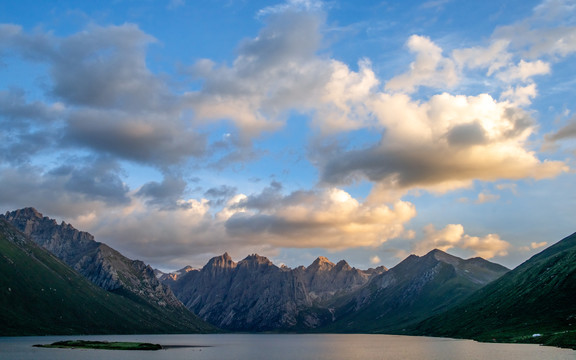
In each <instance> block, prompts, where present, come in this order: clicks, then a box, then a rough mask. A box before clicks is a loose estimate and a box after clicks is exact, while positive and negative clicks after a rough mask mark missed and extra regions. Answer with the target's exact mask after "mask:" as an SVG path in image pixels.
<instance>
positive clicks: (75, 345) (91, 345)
mask: <svg viewBox="0 0 576 360" xmlns="http://www.w3.org/2000/svg"><path fill="white" fill-rule="evenodd" d="M34 346H36V347H44V348H60V349H63V348H66V349H102V350H160V349H162V346H161V345H159V344H151V343H140V342H108V341H87V340H65V341H57V342H55V343H52V344H46V345H42V344H40V345H34Z"/></svg>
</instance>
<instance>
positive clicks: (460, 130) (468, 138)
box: [447, 122, 487, 146]
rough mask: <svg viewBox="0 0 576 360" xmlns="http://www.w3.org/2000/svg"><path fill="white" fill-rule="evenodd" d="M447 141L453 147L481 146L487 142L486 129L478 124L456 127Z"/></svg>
mask: <svg viewBox="0 0 576 360" xmlns="http://www.w3.org/2000/svg"><path fill="white" fill-rule="evenodd" d="M447 139H448V143H449V144H450V145H452V146H471V145H481V144H484V143H485V142H486V140H487V139H486V133H485V132H484V128H483V127H482V125H480V124H479V123H478V122H473V123H470V124H462V125H458V126H454V127H453V128H452V129H451V130H450V131H449V132H448V136H447Z"/></svg>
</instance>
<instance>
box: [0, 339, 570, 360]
mask: <svg viewBox="0 0 576 360" xmlns="http://www.w3.org/2000/svg"><path fill="white" fill-rule="evenodd" d="M68 339H70V340H73V339H85V340H100V341H104V340H106V341H137V342H151V343H157V344H161V345H180V346H199V345H201V346H205V347H174V348H169V349H166V350H158V351H149V352H147V351H113V350H84V349H45V348H35V347H32V345H34V344H49V343H52V342H55V341H59V340H68ZM104 358H105V359H112V360H113V359H135V360H136V359H137V360H140V359H142V360H147V359H151V360H157V359H158V360H184V359H185V360H195V359H198V360H223V359H226V360H264V359H265V360H271V359H273V360H355V359H358V360H372V359H378V360H388V359H403V360H411V359H414V360H415V359H418V360H422V359H430V360H456V359H458V360H460V359H466V360H484V359H486V360H497V359H506V360H515V359H518V360H520V359H522V360H531V359H534V360H542V359H546V360H555V359H558V360H561V359H571V360H574V359H576V351H574V350H569V349H558V348H553V347H546V346H539V345H524V344H522V345H519V344H492V343H490V344H488V343H477V342H474V341H471V340H455V339H443V338H429V337H415V336H394V335H364V334H358V335H357V334H353V335H348V334H347V335H341V334H337V335H336V334H305V335H301V334H299V335H286V334H217V335H99V336H42V337H5V338H1V337H0V359H2V360H15V359H18V360H28V359H30V360H37V359H43V360H68V359H79V360H89V359H94V360H96V359H98V360H100V359H104Z"/></svg>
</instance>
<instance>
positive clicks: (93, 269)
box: [0, 208, 182, 309]
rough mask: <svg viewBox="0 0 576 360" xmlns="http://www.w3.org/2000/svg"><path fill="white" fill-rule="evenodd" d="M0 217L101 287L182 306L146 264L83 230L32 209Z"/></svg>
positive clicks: (155, 303) (165, 305)
mask: <svg viewBox="0 0 576 360" xmlns="http://www.w3.org/2000/svg"><path fill="white" fill-rule="evenodd" d="M0 218H3V219H5V220H6V221H8V222H10V223H11V224H12V225H13V226H15V227H16V228H17V229H18V230H20V231H22V232H23V233H24V234H26V235H28V236H29V237H30V238H31V239H32V240H33V241H34V242H35V243H36V244H38V245H40V246H41V247H43V248H45V249H46V250H48V251H50V252H51V253H52V254H54V255H56V256H57V257H58V258H60V259H61V260H62V261H64V262H65V263H66V264H68V265H69V266H70V267H72V268H73V269H75V270H76V271H78V272H79V273H80V274H82V275H83V276H84V277H85V278H87V279H88V280H90V281H91V282H92V283H94V284H96V285H98V286H99V287H101V288H103V289H105V290H108V291H124V290H127V291H128V292H130V293H132V294H135V295H137V296H139V297H142V298H143V299H145V300H146V301H148V302H151V303H153V304H154V305H157V306H160V307H166V308H173V309H180V308H182V304H181V303H180V301H179V300H178V299H177V298H176V297H175V296H174V294H173V293H172V291H171V290H170V288H169V287H167V286H165V285H164V284H162V283H161V282H160V281H159V280H158V279H157V278H156V277H155V275H154V270H153V269H152V268H151V267H150V266H147V265H146V264H144V263H143V262H142V261H139V260H130V259H128V258H126V257H125V256H123V255H122V254H120V253H119V252H118V251H116V250H114V249H112V248H111V247H109V246H108V245H106V244H103V243H100V242H97V241H95V240H94V237H93V236H92V235H91V234H89V233H87V232H84V231H79V230H77V229H75V228H74V227H73V226H72V225H70V224H66V223H64V222H62V223H61V224H58V223H57V222H56V221H55V220H53V219H50V218H48V217H45V216H43V215H42V214H41V213H39V212H38V211H36V210H35V209H33V208H25V209H21V210H16V211H12V212H7V213H6V214H5V215H0Z"/></svg>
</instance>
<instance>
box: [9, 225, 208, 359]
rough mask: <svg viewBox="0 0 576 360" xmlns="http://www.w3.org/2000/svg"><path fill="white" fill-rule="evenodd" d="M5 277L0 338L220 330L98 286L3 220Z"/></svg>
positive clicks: (184, 315) (179, 313) (197, 320)
mask: <svg viewBox="0 0 576 360" xmlns="http://www.w3.org/2000/svg"><path fill="white" fill-rule="evenodd" d="M0 274H2V276H0V324H2V326H0V336H24V335H56V334H62V335H64V334H134V333H138V334H144V333H197V332H210V331H212V332H213V331H214V330H215V329H214V328H213V327H212V326H211V325H208V324H206V323H205V322H203V321H201V320H200V319H198V318H196V317H194V316H192V314H191V313H189V312H188V311H186V312H184V311H182V312H178V311H169V310H168V309H166V308H165V307H159V306H155V305H153V304H151V303H149V302H146V301H142V299H141V298H139V297H135V296H125V294H123V293H122V292H121V291H120V292H117V291H106V290H104V289H102V288H100V287H98V286H96V285H95V284H93V283H92V282H90V281H89V280H88V279H86V278H85V277H83V276H82V275H80V274H79V273H78V272H77V271H75V270H73V269H72V268H71V267H70V266H68V265H67V264H65V263H64V262H63V261H61V260H60V259H59V258H57V257H56V256H55V255H53V254H52V253H50V252H49V251H48V250H46V249H44V248H42V247H40V246H38V245H37V244H36V243H35V242H34V241H32V240H31V239H30V238H29V237H28V236H26V235H25V234H23V233H22V232H20V231H19V230H18V229H16V228H15V227H14V226H13V225H12V224H10V223H8V222H7V221H5V220H4V219H2V218H0ZM186 314H189V316H187V315H186ZM0 357H1V356H0Z"/></svg>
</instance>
